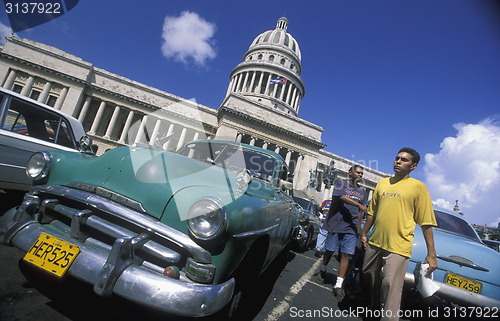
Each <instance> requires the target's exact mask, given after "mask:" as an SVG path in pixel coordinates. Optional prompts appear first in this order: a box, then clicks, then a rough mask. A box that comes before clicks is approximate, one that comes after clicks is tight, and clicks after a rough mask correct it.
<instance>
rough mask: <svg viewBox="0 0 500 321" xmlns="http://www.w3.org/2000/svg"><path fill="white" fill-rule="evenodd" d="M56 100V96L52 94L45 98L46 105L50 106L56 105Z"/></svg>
mask: <svg viewBox="0 0 500 321" xmlns="http://www.w3.org/2000/svg"><path fill="white" fill-rule="evenodd" d="M56 101H57V96H54V95H49V98H48V99H47V105H49V106H50V107H54V106H55V105H56Z"/></svg>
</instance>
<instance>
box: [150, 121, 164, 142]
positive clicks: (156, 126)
mask: <svg viewBox="0 0 500 321" xmlns="http://www.w3.org/2000/svg"><path fill="white" fill-rule="evenodd" d="M160 126H161V120H160V119H157V120H156V123H155V127H154V128H153V135H151V139H150V140H149V145H154V144H155V142H156V138H158V132H159V131H160Z"/></svg>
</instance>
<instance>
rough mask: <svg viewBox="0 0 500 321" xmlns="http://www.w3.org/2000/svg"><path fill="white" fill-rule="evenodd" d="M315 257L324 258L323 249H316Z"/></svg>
mask: <svg viewBox="0 0 500 321" xmlns="http://www.w3.org/2000/svg"><path fill="white" fill-rule="evenodd" d="M314 256H315V257H322V256H323V251H322V250H321V249H318V248H316V249H314Z"/></svg>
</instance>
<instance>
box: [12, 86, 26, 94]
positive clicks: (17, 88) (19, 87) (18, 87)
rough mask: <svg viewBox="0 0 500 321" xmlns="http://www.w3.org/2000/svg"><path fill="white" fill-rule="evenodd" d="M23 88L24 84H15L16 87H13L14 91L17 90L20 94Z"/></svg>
mask: <svg viewBox="0 0 500 321" xmlns="http://www.w3.org/2000/svg"><path fill="white" fill-rule="evenodd" d="M22 90H23V86H21V85H19V84H14V87H12V91H13V92H16V93H18V94H20V93H21V91H22Z"/></svg>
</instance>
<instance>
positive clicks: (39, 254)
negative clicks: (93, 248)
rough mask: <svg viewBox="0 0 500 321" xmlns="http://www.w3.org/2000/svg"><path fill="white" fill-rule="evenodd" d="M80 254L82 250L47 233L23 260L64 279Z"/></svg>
mask: <svg viewBox="0 0 500 321" xmlns="http://www.w3.org/2000/svg"><path fill="white" fill-rule="evenodd" d="M78 253H80V248H79V247H78V246H76V245H74V244H71V243H69V242H66V241H64V240H61V239H59V238H57V237H55V236H52V235H49V234H47V233H42V234H40V236H39V237H38V239H37V240H36V241H35V243H33V245H32V246H31V248H30V249H29V251H28V252H27V253H26V255H25V256H24V258H23V260H25V261H27V262H30V263H32V264H34V265H36V266H38V267H40V268H42V269H44V270H46V271H48V272H50V273H52V274H54V275H57V276H58V277H62V276H63V275H64V273H66V271H67V270H68V269H69V267H70V265H71V263H73V261H74V259H75V258H76V256H77V255H78Z"/></svg>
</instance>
